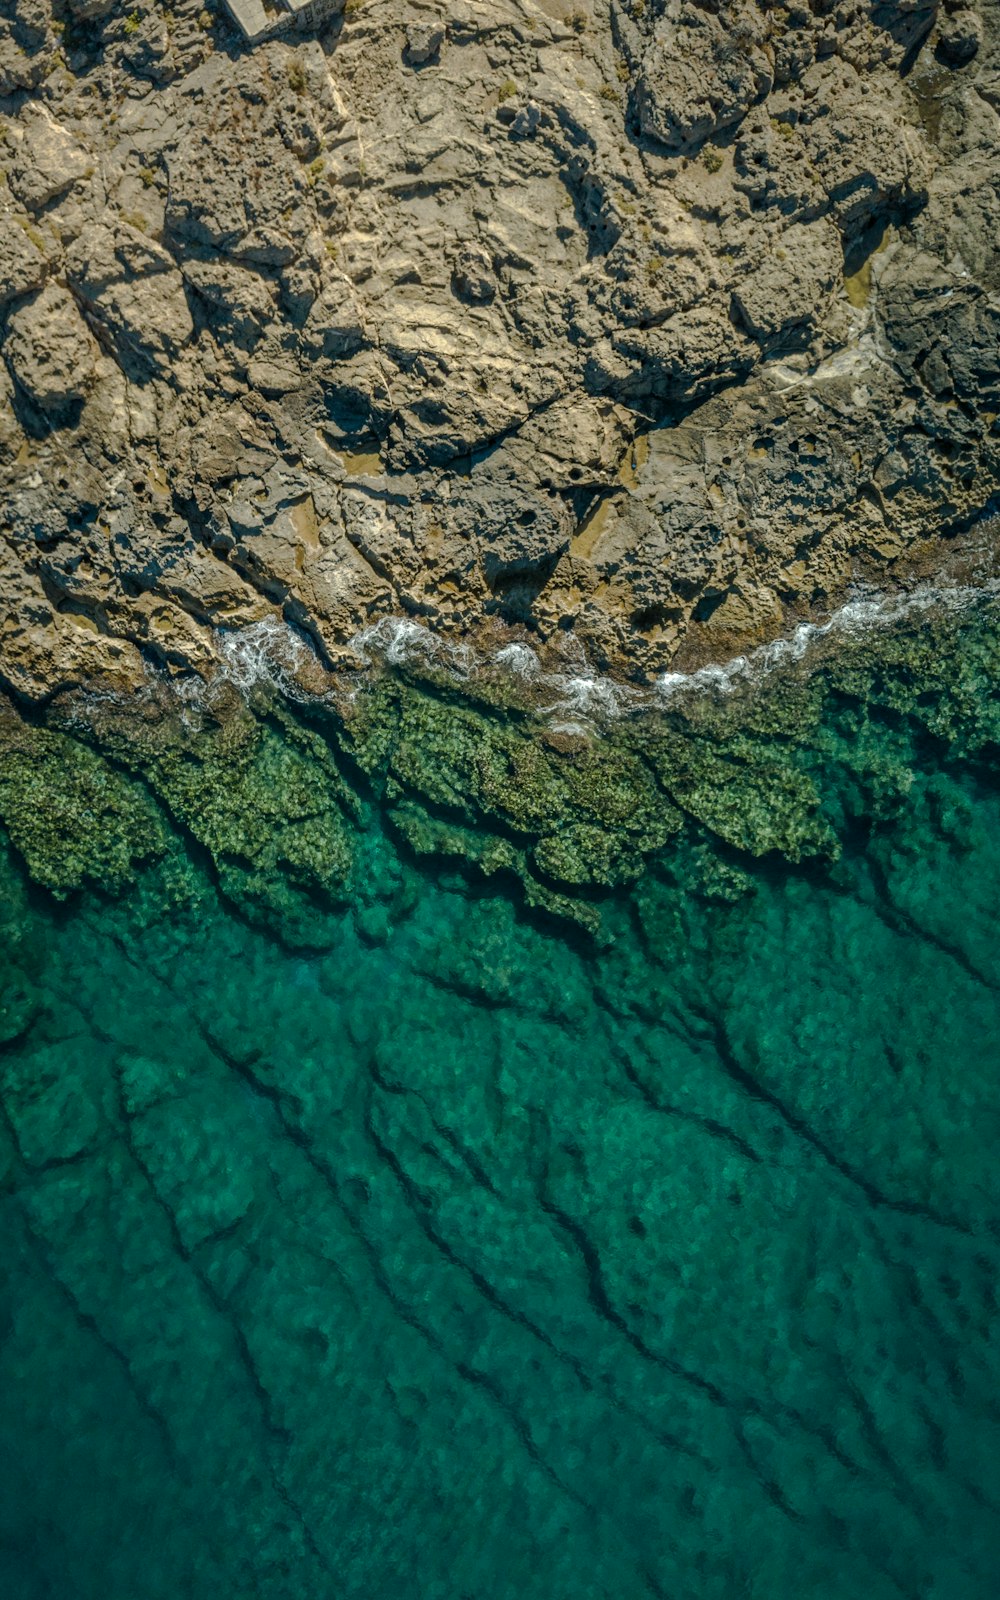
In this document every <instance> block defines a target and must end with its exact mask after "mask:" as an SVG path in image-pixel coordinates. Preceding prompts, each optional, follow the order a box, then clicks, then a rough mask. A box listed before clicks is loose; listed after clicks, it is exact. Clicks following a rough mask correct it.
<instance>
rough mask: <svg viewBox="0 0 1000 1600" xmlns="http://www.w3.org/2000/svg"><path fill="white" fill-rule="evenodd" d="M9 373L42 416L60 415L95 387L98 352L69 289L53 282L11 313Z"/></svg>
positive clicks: (7, 352) (7, 353) (7, 342)
mask: <svg viewBox="0 0 1000 1600" xmlns="http://www.w3.org/2000/svg"><path fill="white" fill-rule="evenodd" d="M3 350H4V355H5V357H6V359H7V363H8V365H9V367H10V370H11V372H12V374H13V376H14V378H15V380H16V382H17V383H18V385H19V387H20V388H21V389H22V390H23V391H24V393H25V394H26V395H27V396H28V398H29V400H31V401H32V402H33V403H34V404H35V405H36V406H37V407H38V408H39V410H41V411H44V412H46V413H49V414H51V415H54V416H59V415H60V414H61V413H64V412H66V411H67V409H68V408H69V407H70V406H71V405H72V403H73V402H74V401H78V400H82V399H83V398H84V396H85V395H86V394H87V391H88V390H89V388H90V386H91V384H92V383H93V380H94V376H95V370H96V364H97V356H98V349H97V345H96V344H95V342H94V340H93V338H92V336H91V334H90V333H89V332H88V330H87V326H86V323H85V322H84V320H83V318H82V317H81V315H80V312H79V310H78V308H77V305H76V302H75V300H74V299H73V296H72V295H71V294H70V293H69V290H68V289H64V288H63V287H62V285H61V284H55V283H51V284H48V285H47V286H46V287H45V288H44V289H42V290H41V291H40V292H39V293H38V294H36V295H34V296H33V298H32V299H31V300H29V301H28V302H27V303H26V304H25V305H23V306H20V307H18V309H17V310H16V311H15V312H14V313H13V314H12V316H11V318H10V323H9V325H8V330H7V338H6V340H5V342H4V347H3Z"/></svg>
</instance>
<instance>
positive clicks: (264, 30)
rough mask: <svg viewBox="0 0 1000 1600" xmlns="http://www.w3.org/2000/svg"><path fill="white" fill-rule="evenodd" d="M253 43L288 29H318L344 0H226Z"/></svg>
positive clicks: (236, 19) (248, 38)
mask: <svg viewBox="0 0 1000 1600" xmlns="http://www.w3.org/2000/svg"><path fill="white" fill-rule="evenodd" d="M223 3H224V5H225V7H226V10H227V11H228V12H229V15H230V16H231V17H232V19H233V21H234V22H235V23H236V26H237V27H238V28H239V30H240V32H241V33H242V34H243V37H244V38H245V39H247V40H248V41H249V42H250V43H251V44H256V43H257V42H258V40H260V39H268V38H270V37H271V36H272V35H273V34H276V33H283V32H284V31H285V30H286V29H287V28H317V27H320V26H321V25H322V24H323V23H324V22H326V21H327V19H328V18H329V17H332V16H336V15H337V13H338V12H340V11H342V10H343V8H344V0H223Z"/></svg>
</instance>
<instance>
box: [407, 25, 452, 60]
mask: <svg viewBox="0 0 1000 1600" xmlns="http://www.w3.org/2000/svg"><path fill="white" fill-rule="evenodd" d="M443 42H444V26H443V24H442V23H440V22H412V23H411V24H410V26H409V27H408V28H407V30H406V59H407V61H408V62H409V63H410V65H411V66H414V67H421V66H423V65H424V63H425V62H427V61H432V60H433V59H434V57H435V56H436V55H437V53H438V51H439V50H440V48H441V45H442V44H443Z"/></svg>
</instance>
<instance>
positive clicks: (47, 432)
mask: <svg viewBox="0 0 1000 1600" xmlns="http://www.w3.org/2000/svg"><path fill="white" fill-rule="evenodd" d="M0 96H2V98H0V133H2V138H3V142H2V144H0V298H2V306H0V318H2V319H3V320H2V324H0V338H2V344H0V354H2V357H3V359H2V361H0V584H2V590H3V595H4V601H5V604H4V607H3V614H2V617H0V682H2V683H3V684H4V685H5V686H6V688H7V689H8V691H10V692H11V693H13V694H14V695H15V696H16V697H17V698H18V699H19V700H21V701H22V702H25V701H34V702H43V701H45V700H47V699H49V698H51V697H52V696H53V695H54V694H57V693H58V692H60V691H61V690H64V689H66V688H68V687H71V686H72V685H74V684H80V683H91V684H104V685H106V686H108V687H110V688H113V689H116V690H119V691H125V692H127V691H129V690H130V689H133V688H135V686H137V685H138V684H141V683H142V682H143V681H144V679H145V675H146V672H147V669H148V667H149V665H150V664H152V665H154V666H155V667H156V668H157V669H158V670H160V671H163V672H166V673H168V674H173V675H178V676H181V677H183V676H185V675H190V674H197V675H201V676H202V677H205V678H209V677H211V676H212V674H213V673H214V672H215V671H216V670H217V668H218V663H219V649H220V646H219V641H220V638H222V637H224V636H225V634H226V632H227V631H231V630H234V629H240V628H246V627H248V626H252V625H256V624H260V623H262V622H264V621H266V620H267V619H269V618H271V619H276V620H278V619H280V620H283V621H284V622H286V623H288V624H290V625H292V626H293V627H294V628H296V629H297V630H298V631H299V633H300V635H301V637H302V638H303V639H304V640H306V641H308V643H309V645H310V646H311V648H312V650H313V652H314V654H315V657H316V662H317V670H321V671H323V672H325V671H327V670H328V669H330V668H331V667H332V666H334V665H337V664H338V663H342V662H343V661H344V660H345V649H344V647H345V646H346V645H347V643H348V641H349V640H350V639H352V638H353V637H354V636H356V635H357V634H358V633H359V632H360V631H362V630H363V629H365V628H367V627H370V626H371V625H372V624H374V623H377V622H378V621H379V619H380V618H384V617H391V616H396V617H409V618H412V619H415V620H417V621H419V622H420V623H421V624H422V625H425V626H427V627H429V628H430V629H432V630H433V631H434V632H435V633H437V634H439V635H440V636H442V637H445V638H469V637H473V636H476V637H484V638H489V639H492V640H495V641H496V643H497V645H498V646H499V645H502V644H503V643H504V642H510V641H517V640H526V641H530V642H531V644H532V645H533V647H534V648H536V649H538V650H540V651H542V652H543V653H544V652H545V651H546V650H547V649H551V650H553V651H554V652H555V655H556V656H558V654H559V648H560V644H561V642H562V641H564V640H565V638H566V636H567V635H568V634H572V635H573V637H574V638H575V639H577V640H579V641H580V644H581V646H582V647H583V648H584V649H585V651H586V653H587V657H588V659H589V660H590V661H591V662H592V663H593V665H594V667H595V669H596V670H599V671H604V672H612V673H614V674H617V675H618V676H619V677H621V678H633V679H635V678H638V679H641V678H643V677H647V678H648V677H649V675H651V674H654V673H657V672H660V671H663V670H664V669H665V668H667V667H670V666H681V667H690V666H692V665H695V666H696V665H698V664H699V663H700V662H702V661H706V660H720V659H725V657H726V655H727V654H732V653H735V652H736V651H739V650H743V649H746V648H749V647H752V645H753V644H755V643H756V642H759V641H760V640H762V639H766V638H771V637H774V636H775V635H777V634H779V633H780V632H781V631H782V630H783V629H785V628H787V627H788V625H789V623H790V622H791V621H793V620H795V619H800V618H804V617H813V616H816V617H821V616H824V615H827V614H828V613H829V612H830V610H831V609H833V608H834V607H836V606H837V605H839V604H840V603H842V601H843V600H844V598H845V596H847V595H849V594H850V592H851V590H852V586H853V585H855V584H857V583H858V582H859V581H866V582H872V581H874V582H877V583H878V584H880V585H881V586H882V587H883V588H886V587H888V588H891V587H892V586H893V585H896V584H900V583H902V582H904V581H905V580H907V579H908V578H910V577H911V576H912V575H913V574H914V573H917V574H920V573H924V574H933V573H934V572H935V571H937V570H938V568H939V567H940V566H941V564H942V563H944V562H947V563H949V564H950V566H951V567H952V568H953V569H955V570H957V572H958V574H959V577H961V575H962V566H963V560H964V559H965V558H964V555H963V551H964V546H965V542H966V535H967V533H968V531H969V529H970V528H972V527H973V526H975V525H977V523H978V522H979V519H980V518H981V515H982V512H983V510H984V508H988V507H989V506H990V505H991V503H992V501H993V497H994V496H995V494H996V492H997V489H998V485H1000V456H998V450H997V438H996V432H995V419H996V415H997V412H998V411H1000V302H998V298H997V294H998V288H1000V262H998V255H997V248H998V247H997V239H998V238H1000V227H998V223H1000V199H998V196H997V184H996V175H997V172H998V170H1000V167H998V163H1000V118H998V113H997V106H998V105H1000V20H998V11H997V8H996V7H995V6H993V5H987V4H982V5H979V6H977V7H973V6H965V5H962V6H957V7H956V6H951V5H942V6H938V5H935V4H934V3H931V0H899V3H895V4H893V3H887V4H884V5H866V4H850V3H845V4H843V5H840V6H838V7H834V6H829V5H826V4H819V3H817V4H814V5H812V6H811V7H806V6H803V7H801V8H795V7H792V8H777V7H765V6H762V5H758V4H756V3H753V0H732V3H716V0H712V3H709V0H705V3H703V4H698V5H696V4H693V3H690V4H689V3H681V0H669V3H666V0H611V3H604V0H586V3H583V4H570V3H568V0H567V3H564V0H538V3H534V0H497V3H492V4H489V5H487V4H478V3H476V0H460V3H458V4H454V5H449V6H448V8H447V11H446V12H445V10H444V9H443V8H439V7H437V6H435V5H433V4H430V3H427V4H420V3H417V0H348V4H347V5H346V6H345V8H344V11H343V13H342V14H339V15H336V16H334V17H333V18H332V19H331V20H330V21H329V22H328V23H327V24H326V25H324V26H323V27H321V28H320V29H319V31H318V32H317V33H315V34H313V35H310V34H288V35H286V36H285V37H284V38H281V39H270V40H267V41H266V42H264V43H262V44H259V45H256V46H253V47H250V46H247V45H246V44H245V42H244V41H242V40H241V38H240V36H239V34H238V31H237V30H236V29H235V28H234V27H233V26H232V24H231V23H230V22H229V20H228V18H227V17H226V16H225V14H224V13H222V12H221V10H220V11H215V10H205V11H199V10H198V9H197V8H196V7H195V6H194V5H191V4H190V3H188V0H182V3H180V4H178V5H177V6H175V7H174V8H173V10H172V11H169V12H168V11H164V10H163V9H162V8H161V7H160V6H158V5H154V4H152V3H143V0H140V3H139V4H137V5H136V7H135V8H134V9H132V10H128V11H126V8H125V7H124V6H122V5H115V4H109V3H107V0H53V3H51V4H50V3H49V0H19V3H18V4H17V5H16V6H15V9H14V14H13V18H12V19H11V20H6V21H0ZM981 542H982V539H981V531H980V533H978V534H977V539H976V541H973V543H974V544H975V545H976V549H977V550H978V549H979V548H980V546H981ZM970 560H971V557H970Z"/></svg>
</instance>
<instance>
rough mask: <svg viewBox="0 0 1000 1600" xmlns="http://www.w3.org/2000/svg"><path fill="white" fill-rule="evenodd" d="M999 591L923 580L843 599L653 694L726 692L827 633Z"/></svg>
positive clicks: (854, 633) (961, 606)
mask: <svg viewBox="0 0 1000 1600" xmlns="http://www.w3.org/2000/svg"><path fill="white" fill-rule="evenodd" d="M998 594H1000V581H997V580H993V581H991V582H989V583H985V584H978V585H973V584H955V585H952V586H950V587H944V586H941V585H938V584H930V583H928V584H921V585H920V586H919V587H918V588H916V589H911V590H909V591H908V592H906V593H900V594H892V595H880V594H869V595H861V596H858V597H857V598H855V599H853V600H848V601H847V602H846V604H844V605H842V606H841V607H839V609H838V610H836V611H834V612H833V614H832V615H831V616H830V617H828V618H827V620H826V621H825V622H800V623H799V624H798V626H797V627H796V628H795V629H794V630H793V632H792V633H791V634H789V635H787V636H785V637H782V638H779V639H772V640H770V641H769V642H768V643H767V644H762V645H759V646H758V647H757V649H755V650H752V651H750V653H749V654H748V655H741V656H734V657H733V658H732V659H731V660H730V661H726V662H722V663H719V664H713V665H709V666H706V667H698V668H697V669H696V670H695V671H694V672H664V673H662V674H661V675H660V677H659V678H658V679H657V681H656V693H657V696H658V698H659V700H660V701H661V702H663V701H669V700H672V699H674V698H675V697H676V696H677V695H679V694H686V693H698V692H702V693H704V692H705V691H711V692H714V693H716V694H731V693H732V691H733V690H734V689H735V688H736V686H737V684H739V683H741V682H745V681H746V680H747V679H751V680H754V679H758V678H764V677H766V676H767V675H768V674H769V673H772V672H774V671H776V670H777V669H778V668H780V667H782V666H787V665H790V664H794V663H795V662H799V661H802V660H803V659H804V658H805V657H806V656H807V655H808V654H809V651H810V650H811V649H813V648H814V647H815V646H817V645H818V644H820V643H821V642H822V641H823V640H824V639H827V638H829V637H830V635H843V636H844V637H845V638H857V637H859V636H861V635H864V634H866V633H871V632H873V631H874V630H876V629H879V628H885V627H890V626H891V625H892V624H894V623H897V622H902V621H904V620H905V619H906V618H907V617H910V616H913V615H916V614H920V613H930V612H949V613H954V612H960V611H967V610H969V609H970V608H971V607H972V606H973V605H976V604H978V603H980V602H982V601H985V600H989V599H992V598H995V597H996V596H997V595H998Z"/></svg>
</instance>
